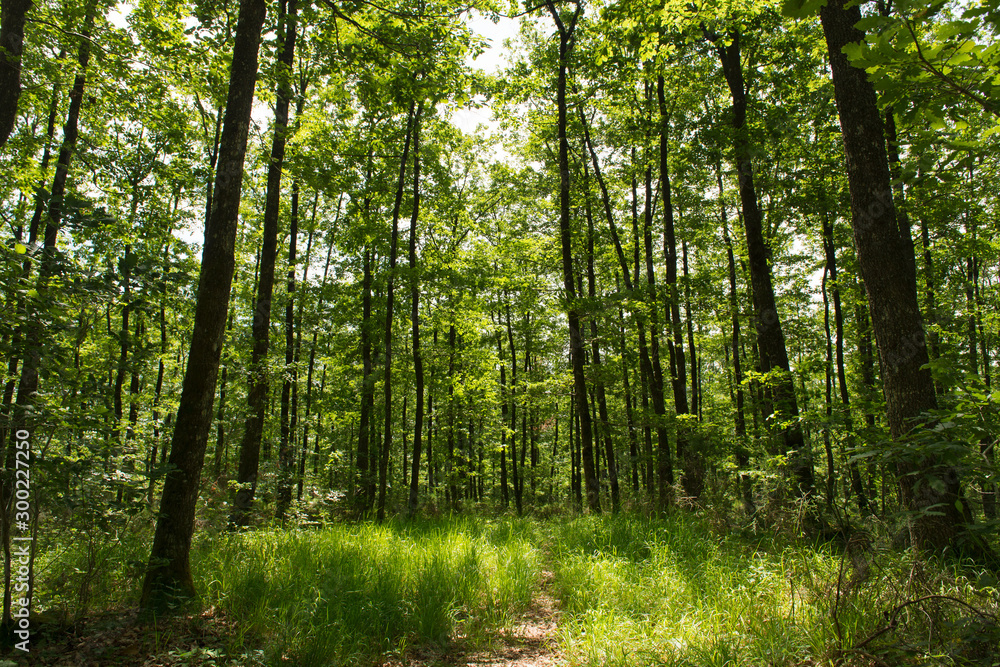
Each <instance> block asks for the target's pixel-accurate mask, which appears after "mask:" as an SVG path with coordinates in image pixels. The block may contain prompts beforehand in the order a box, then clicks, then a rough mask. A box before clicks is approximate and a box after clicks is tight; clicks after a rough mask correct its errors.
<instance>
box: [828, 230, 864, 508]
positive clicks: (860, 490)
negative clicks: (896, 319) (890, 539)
mask: <svg viewBox="0 0 1000 667" xmlns="http://www.w3.org/2000/svg"><path fill="white" fill-rule="evenodd" d="M823 248H824V251H825V253H826V266H827V271H828V272H829V279H830V284H831V295H832V297H833V322H834V327H835V329H836V333H837V352H836V354H837V357H836V363H837V385H838V386H839V387H840V404H841V407H842V408H843V411H844V428H845V429H846V430H847V447H848V450H853V448H854V446H855V433H854V418H853V416H852V415H851V396H850V393H849V391H848V389H847V372H846V369H845V364H844V313H843V310H842V308H841V303H840V280H839V278H838V277H837V276H838V273H837V252H836V248H835V247H834V245H833V224H832V223H831V222H830V220H829V218H828V217H826V216H824V218H823ZM847 468H848V474H850V476H851V490H852V491H853V492H854V495H855V497H856V498H857V499H858V508H859V509H860V510H861V511H862V512H865V513H868V512H871V507H870V506H869V503H868V494H867V493H866V492H865V486H864V482H863V481H862V479H861V469H860V468H859V467H858V462H857V461H850V460H849V462H848V464H847Z"/></svg>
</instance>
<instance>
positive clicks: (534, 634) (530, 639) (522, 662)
mask: <svg viewBox="0 0 1000 667" xmlns="http://www.w3.org/2000/svg"><path fill="white" fill-rule="evenodd" d="M552 580H553V576H552V573H551V572H549V571H547V570H546V571H543V572H542V581H541V585H540V586H539V588H538V590H537V591H536V592H535V595H534V598H533V599H532V601H531V607H529V608H528V610H527V611H526V612H525V613H524V615H523V616H522V617H521V622H520V623H518V624H517V625H515V626H514V627H513V628H512V629H511V630H510V631H509V632H505V633H503V634H501V635H500V644H499V646H498V647H497V648H496V649H495V650H493V651H490V652H482V653H477V654H472V655H467V656H465V657H464V658H463V659H462V660H461V661H459V662H457V664H459V665H465V666H466V667H485V666H487V665H490V666H494V665H507V666H508V667H555V666H556V665H561V664H562V662H563V661H562V656H561V655H560V654H559V651H558V649H557V647H556V628H557V627H558V625H559V608H558V606H557V605H556V600H555V598H554V597H552V593H551V592H550V589H551V587H552Z"/></svg>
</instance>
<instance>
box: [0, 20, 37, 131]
mask: <svg viewBox="0 0 1000 667" xmlns="http://www.w3.org/2000/svg"><path fill="white" fill-rule="evenodd" d="M31 4H32V3H31V0H3V4H2V7H3V11H2V15H3V16H2V19H0V147H3V145H4V144H6V143H7V139H8V137H10V133H11V131H12V130H13V129H14V123H15V121H16V120H17V101H18V98H20V97H21V53H22V52H23V51H24V21H25V16H27V14H28V10H29V9H31Z"/></svg>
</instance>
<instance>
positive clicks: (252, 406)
mask: <svg viewBox="0 0 1000 667" xmlns="http://www.w3.org/2000/svg"><path fill="white" fill-rule="evenodd" d="M295 10H296V0H289V2H288V3H287V5H286V2H285V1H284V0H283V1H282V3H281V6H280V9H279V12H280V14H279V16H278V21H279V29H278V33H279V35H281V44H280V45H279V51H278V67H277V69H278V83H277V101H276V103H275V107H274V136H273V138H272V140H271V159H270V161H269V162H268V166H267V189H266V192H265V195H264V229H263V233H262V238H261V251H260V265H259V273H258V275H257V296H256V299H255V300H254V309H253V322H252V332H251V335H252V338H253V350H252V353H251V359H250V369H249V371H248V375H249V377H248V385H249V386H248V388H247V407H248V409H247V417H246V422H245V426H244V429H243V439H242V441H241V442H240V464H239V468H238V470H237V473H236V481H237V483H238V484H239V488H238V490H237V491H236V495H235V497H234V498H233V511H232V513H231V514H230V517H229V524H230V527H232V528H235V527H240V526H246V525H247V524H248V523H249V521H250V508H251V506H252V505H253V499H254V496H255V494H256V493H257V473H258V470H259V467H260V449H261V439H262V437H263V432H264V419H265V415H266V411H267V403H268V393H269V392H270V378H269V377H268V374H267V355H268V348H269V347H270V330H271V298H272V295H273V292H274V266H275V262H276V260H277V254H278V216H279V212H280V203H281V171H282V165H283V164H284V160H285V143H286V136H287V130H288V105H289V102H290V100H291V96H292V95H291V88H290V86H289V84H288V74H289V72H290V70H291V67H292V63H293V59H294V51H295V35H296V11H295ZM282 31H284V32H282ZM255 59H256V57H255ZM226 115H227V118H228V115H229V111H228V107H227V111H226ZM220 161H221V157H220ZM220 171H221V167H220ZM218 189H219V184H218V183H216V186H215V194H214V195H213V197H214V198H218V197H219V192H218Z"/></svg>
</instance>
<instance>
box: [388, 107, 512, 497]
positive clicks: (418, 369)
mask: <svg viewBox="0 0 1000 667" xmlns="http://www.w3.org/2000/svg"><path fill="white" fill-rule="evenodd" d="M419 217H420V125H419V118H418V119H417V125H416V127H415V128H414V137H413V213H412V214H411V215H410V247H409V261H410V324H411V326H412V335H411V339H412V345H413V376H414V384H415V385H416V397H417V401H416V403H415V405H414V414H413V463H412V466H413V469H412V471H411V472H410V495H409V499H408V500H407V504H406V506H407V511H408V512H409V513H410V515H411V516H412V515H414V514H415V513H416V511H417V503H418V500H419V494H420V455H421V454H422V451H421V450H422V449H423V432H424V358H423V356H422V355H421V353H420V280H419V274H418V273H417V220H418V219H419ZM505 481H506V480H505Z"/></svg>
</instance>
